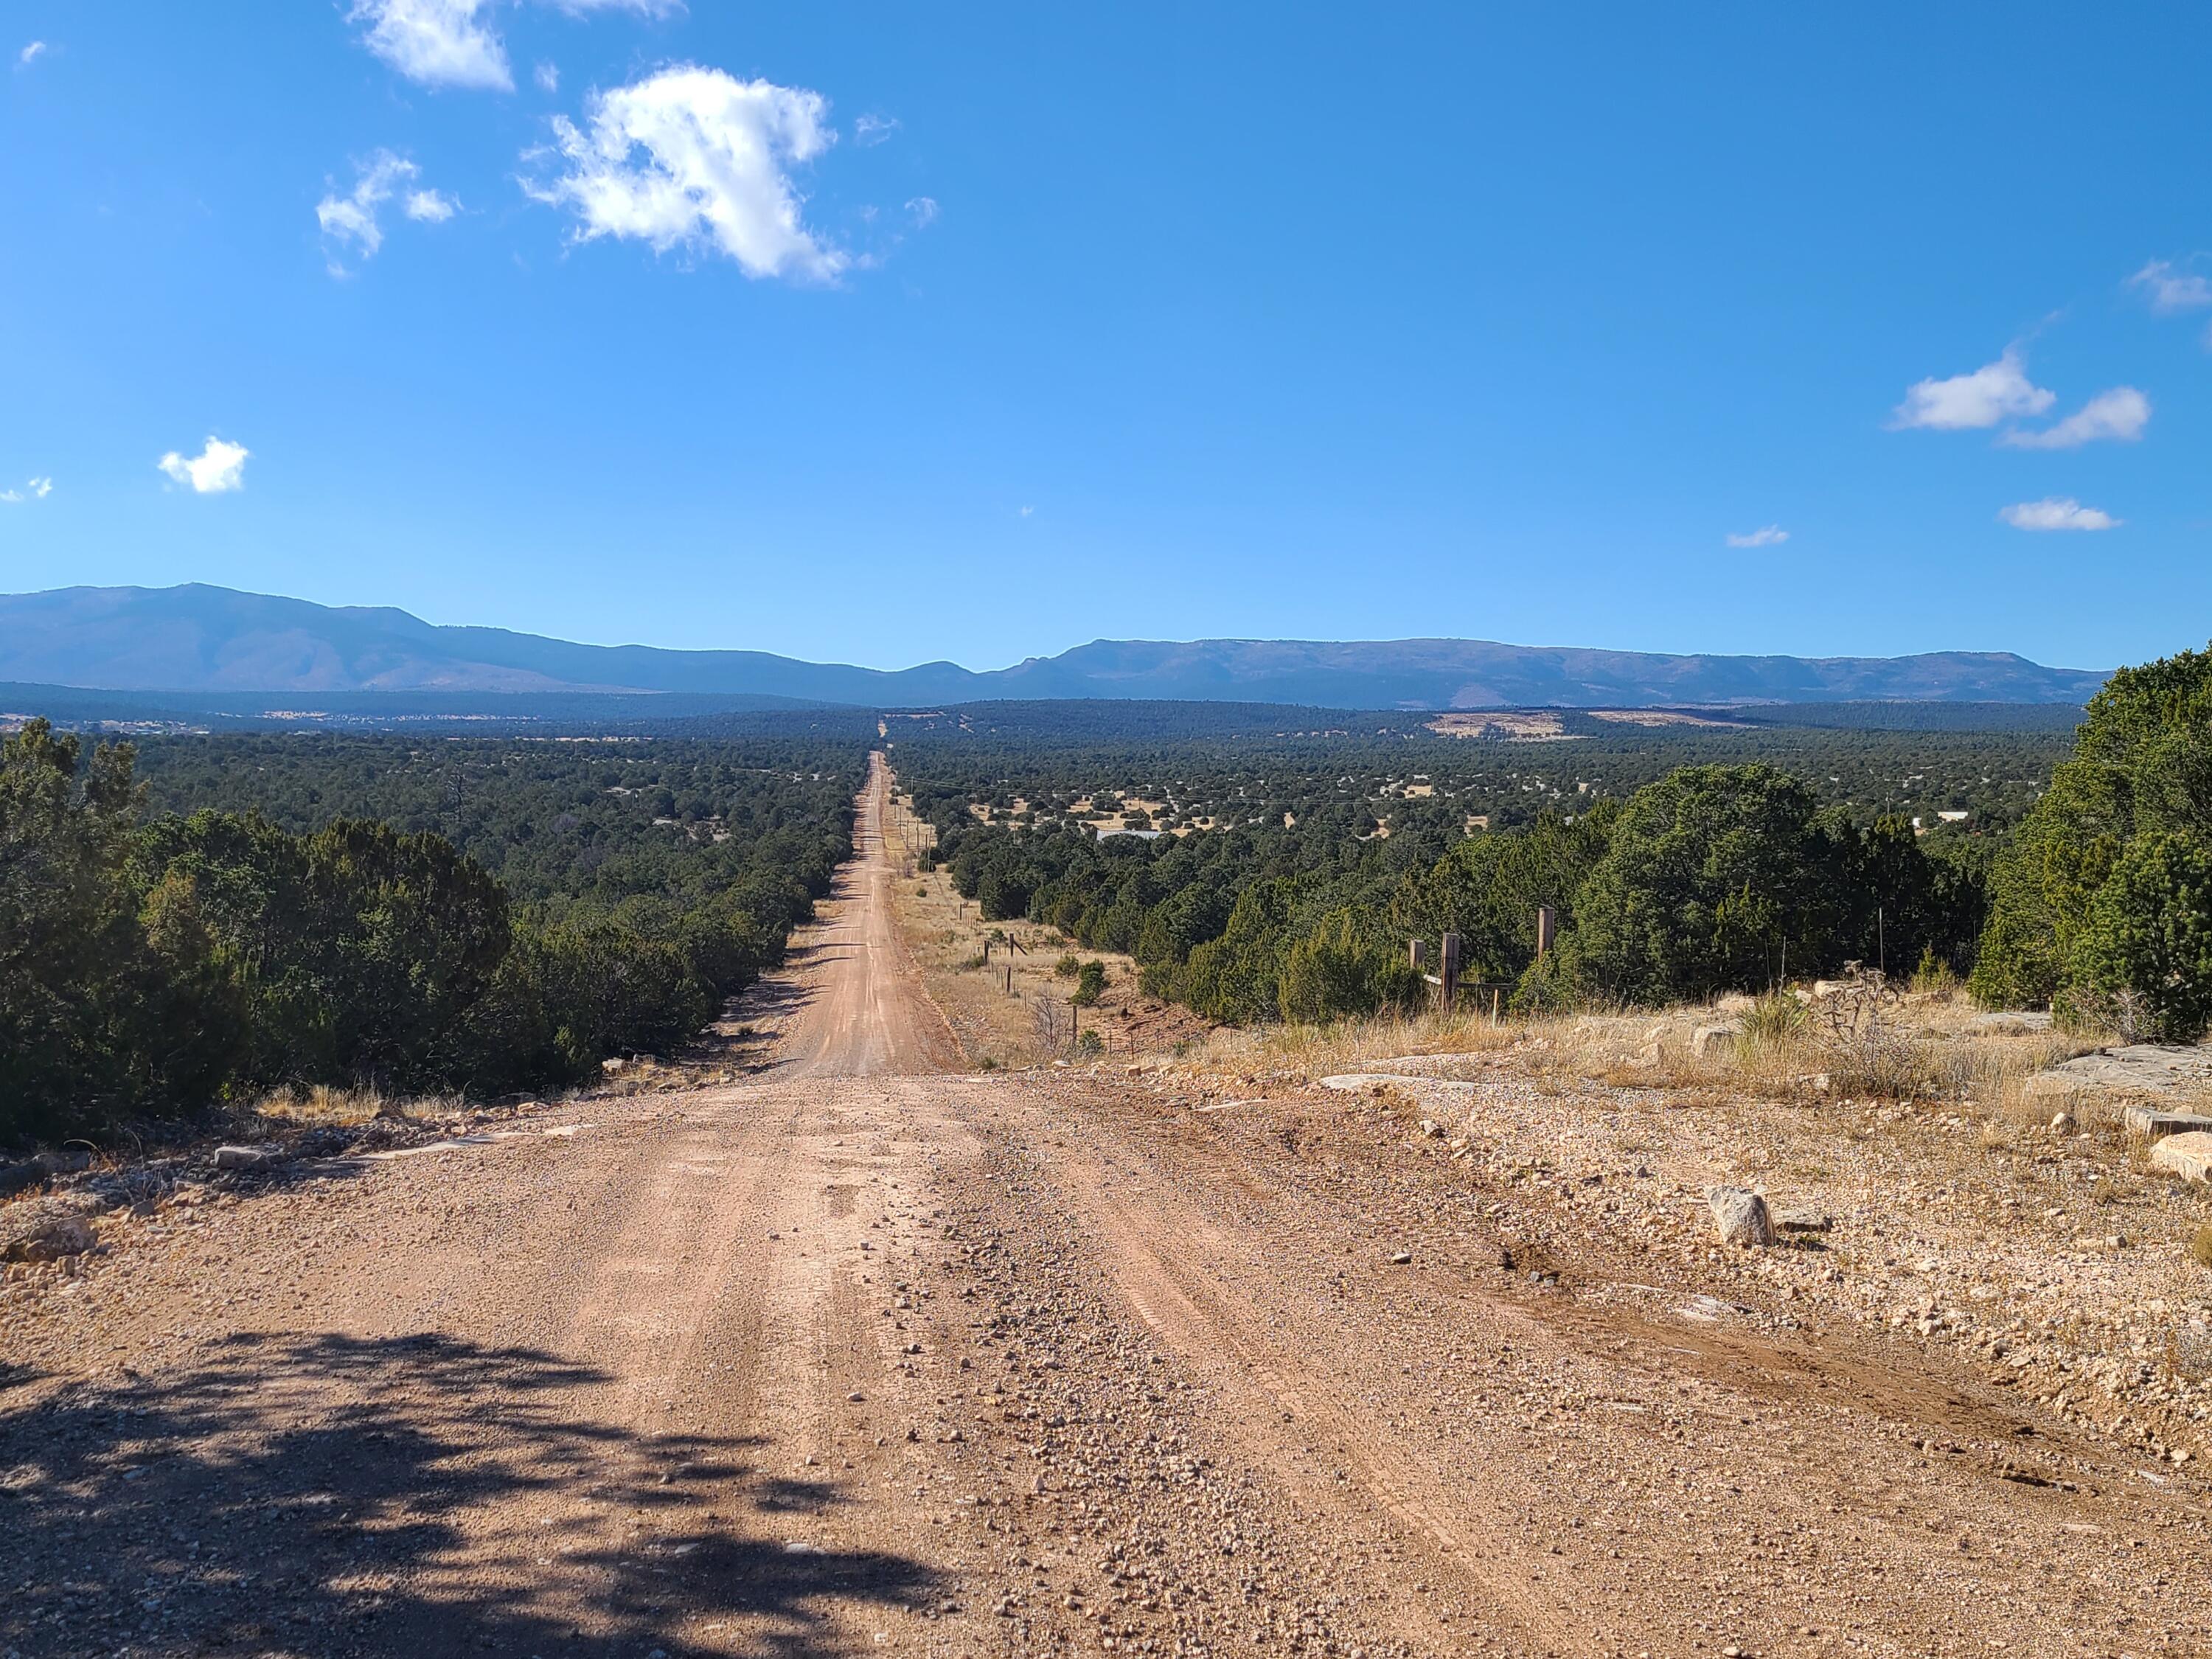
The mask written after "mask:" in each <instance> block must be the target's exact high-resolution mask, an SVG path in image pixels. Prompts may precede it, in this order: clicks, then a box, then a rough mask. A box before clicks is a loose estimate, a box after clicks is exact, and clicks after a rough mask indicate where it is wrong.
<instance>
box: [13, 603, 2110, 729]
mask: <svg viewBox="0 0 2212 1659" xmlns="http://www.w3.org/2000/svg"><path fill="white" fill-rule="evenodd" d="M0 680H9V681H23V682H30V683H34V684H46V685H64V686H83V687H98V688H101V689H104V690H134V691H192V692H202V693H206V692H235V693H255V694H260V693H268V694H281V695H284V696H313V695H314V694H317V693H361V692H372V693H373V692H407V693H413V694H424V693H432V694H435V693H471V694H483V693H498V692H553V691H559V692H596V693H653V692H684V693H692V694H702V693H705V694H714V695H717V696H744V697H748V698H752V697H757V698H762V699H791V700H793V701H796V702H811V703H842V704H855V705H860V706H866V707H878V708H917V707H921V706H924V705H927V704H933V703H940V702H981V701H985V700H996V699H1001V698H1038V699H1048V698H1070V697H1116V698H1121V697H1147V698H1173V699H1187V700H1193V701H1200V702H1283V703H1298V704H1304V705H1306V706H1309V707H1315V708H1438V709H1445V708H1531V707H1544V706H1550V707H1559V708H1638V707H1654V706H1667V705H1692V704H1730V703H1735V704H1743V703H1760V702H1857V701H1889V700H1897V701H1906V702H2023V703H2069V704H2079V703H2081V702H2084V701H2086V700H2087V698H2088V697H2089V696H2091V695H2092V694H2093V693H2094V692H2095V690H2097V688H2098V687H2099V686H2100V685H2101V684H2103V683H2104V680H2105V675H2104V674H2103V673H2101V672H2095V671H2089V670H2085V669H2076V668H2045V667H2044V666H2042V665H2040V664H2037V663H2033V662H2030V661H2028V660H2027V659H2026V658H2024V657H2019V656H2015V655H2014V654H2012V653H2010V652H1978V651H1938V652H1929V653H1924V654H1922V655H1919V656H1912V657H1723V656H1672V655H1662V654H1658V653H1649V652H1640V651H1595V650H1589V649H1584V648H1581V647H1553V646H1519V645H1498V644H1495V643H1492V642H1491V641H1486V640H1376V641H1348V642H1343V643H1331V642H1327V641H1308V640H1195V641H1187V642H1182V643H1174V642H1168V641H1151V640H1098V641H1093V642H1092V643H1091V644H1089V645H1083V646H1078V647H1075V648H1074V649H1073V650H1070V651H1065V652H1062V653H1060V655H1058V656H1056V657H1032V658H1030V659H1029V660H1028V661H1026V662H1024V663H1020V664H1018V665H1016V666H1014V667H1012V668H1001V669H995V670H991V671H985V672H976V671H971V670H969V669H965V668H963V667H961V666H959V665H957V664H955V663H949V662H929V663H924V664H921V665H920V666H918V667H914V668H904V669H899V670H896V671H886V670H883V669H874V668H856V667H852V666H849V665H844V664H841V663H811V662H801V661H799V660H797V659H793V658H790V657H779V656H775V655H771V654H770V653H767V652H762V651H666V650H661V649H659V648H656V647H651V646H641V645H623V646H601V645H577V644H574V643H572V642H570V641H566V640H552V639H545V638H542V637H540V636H538V635H533V634H516V633H511V632H509V631H507V629H498V628H447V627H439V626H435V625H434V624H432V623H426V622H423V621H422V619H421V618H419V617H412V616H410V615H409V614H408V613H407V612H406V611H395V610H390V609H386V608H383V607H374V608H371V607H362V606H350V605H349V606H342V607H332V606H329V605H311V604H309V603H307V601H306V600H303V599H277V598H273V597H271V596H269V595H266V594H260V593H241V592H235V591H234V590H232V589H229V588H224V587H209V586H202V585H199V584H197V583H195V584H191V585H187V586H180V587H161V588H147V587H65V588H56V589H53V590H52V591H50V592H42V593H21V594H12V595H0Z"/></svg>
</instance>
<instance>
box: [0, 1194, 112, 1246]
mask: <svg viewBox="0 0 2212 1659" xmlns="http://www.w3.org/2000/svg"><path fill="white" fill-rule="evenodd" d="M94 1242H95V1240H94V1234H93V1231H92V1223H90V1222H89V1221H88V1220H86V1219H85V1218H84V1215H83V1212H81V1211H78V1210H76V1209H73V1208H71V1207H70V1206H69V1205H67V1204H64V1203H63V1202H61V1201H60V1200H57V1199H51V1198H34V1199H32V1200H29V1201H28V1202H27V1203H23V1204H15V1205H10V1206H9V1207H8V1208H6V1209H4V1210H0V1261H59V1260H60V1259H61V1258H62V1257H64V1256H69V1255H83V1254H84V1253H85V1252H86V1251H87V1250H88V1249H91V1248H92V1247H93V1244H94Z"/></svg>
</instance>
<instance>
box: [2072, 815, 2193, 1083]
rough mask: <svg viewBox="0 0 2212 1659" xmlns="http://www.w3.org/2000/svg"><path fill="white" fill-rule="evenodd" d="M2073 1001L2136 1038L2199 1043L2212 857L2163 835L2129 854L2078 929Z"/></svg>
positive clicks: (2189, 841) (2147, 840)
mask: <svg viewBox="0 0 2212 1659" xmlns="http://www.w3.org/2000/svg"><path fill="white" fill-rule="evenodd" d="M2069 970H2070V971H2069V976H2068V977H2069V984H2068V985H2067V987H2066V988H2065V990H2064V991H2063V993H2062V996H2063V997H2064V998H2065V999H2066V1000H2068V1001H2069V1003H2070V1004H2071V1005H2072V1006H2075V1008H2077V1009H2078V1010H2080V1011H2081V1012H2082V1013H2084V1014H2087V1015H2088V1016H2090V1017H2091V1018H2094V1019H2096V1020H2097V1021H2098V1023H2100V1024H2104V1025H2105V1026H2106V1028H2107V1029H2111V1030H2119V1031H2121V1032H2123V1033H2124V1035H2125V1036H2128V1037H2130V1038H2131V1039H2134V1040H2138V1041H2141V1040H2148V1041H2154V1042H2195V1041H2196V1040H2197V1038H2198V1037H2200V1036H2203V1034H2204V1030H2205V1027H2206V1025H2207V1024H2209V1023H2212V857H2208V856H2207V854H2206V852H2205V850H2204V848H2203V847H2202V846H2200V845H2198V844H2197V842H2196V841H2195V840H2194V839H2193V838H2192V837H2188V836H2179V835H2175V834H2172V833H2171V832H2160V833H2158V834H2155V835H2152V836H2148V837H2146V838H2144V839H2142V840H2141V841H2138V842H2136V844H2135V845H2134V846H2132V847H2130V848H2129V849H2128V850H2127V851H2126V852H2125V853H2124V854H2122V855H2121V857H2120V859H2119V860H2118V863H2117V864H2116V865H2115V866H2113V869H2112V874H2111V875H2110V876H2109V877H2107V878H2106V880H2105V883H2104V884H2103V885H2102V886H2101V887H2100V888H2099V889H2098V890H2097V892H2096V895H2095V896H2094V897H2093V898H2092V899H2091V900H2090V902H2089V906H2088V911H2087V915H2085V916H2084V917H2083V918H2082V921H2081V926H2080V927H2079V928H2078V929H2077V930H2076V932H2075V939H2074V948H2073V951H2072V954H2071V961H2070V963H2069Z"/></svg>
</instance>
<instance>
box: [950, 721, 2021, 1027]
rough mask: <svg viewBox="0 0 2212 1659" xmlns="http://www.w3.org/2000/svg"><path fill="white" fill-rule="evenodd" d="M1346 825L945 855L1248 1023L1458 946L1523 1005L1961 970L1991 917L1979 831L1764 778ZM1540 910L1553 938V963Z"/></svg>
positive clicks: (1037, 840)
mask: <svg viewBox="0 0 2212 1659" xmlns="http://www.w3.org/2000/svg"><path fill="white" fill-rule="evenodd" d="M1348 812H1349V809H1340V811H1339V812H1338V813H1337V815H1336V816H1335V817H1334V818H1332V817H1331V816H1330V815H1329V814H1328V812H1327V811H1321V812H1314V813H1311V814H1310V816H1309V817H1306V818H1304V819H1299V820H1297V821H1296V822H1294V823H1280V822H1276V821H1264V820H1263V821H1261V822H1260V823H1255V824H1252V825H1249V826H1245V827H1240V828H1238V829H1231V830H1223V831H1216V832H1212V833H1206V834H1194V835H1190V836H1184V837H1181V838H1172V837H1167V836H1162V837H1159V838H1157V839H1154V840H1151V841H1146V840H1143V839H1140V838H1139V837H1136V836H1109V837H1105V838H1103V839H1101V838H1098V837H1097V836H1093V835H1092V834H1091V833H1090V832H1089V831H1087V830H1085V829H1079V828H1074V827H1069V826H1064V825H1063V826H1054V827H1051V828H1046V829H1024V828H1021V827H1018V826H1011V825H1003V826H1002V825H998V824H984V823H975V822H974V821H973V820H972V819H970V820H966V821H963V818H960V817H950V816H948V817H945V819H944V820H943V822H942V823H941V826H940V829H939V847H938V857H939V860H941V861H943V862H945V863H946V864H949V866H950V867H951V872H952V877H953V880H954V882H955V884H956V885H957V887H958V889H959V890H960V891H961V892H963V894H965V895H967V896H970V897H973V898H975V899H976V900H977V901H978V902H979V904H980V905H981V909H982V911H983V914H984V915H986V916H987V917H990V918H1009V917H1014V916H1026V917H1029V918H1030V919H1032V920H1035V921H1040V922H1043V923H1046V924H1048V925H1051V926H1054V927H1059V928H1060V929H1062V930H1063V931H1065V932H1066V933H1069V934H1071V935H1073V937H1074V938H1075V939H1078V940H1079V941H1080V942H1082V943H1083V944H1085V945H1089V946H1091V948H1093V949H1099V950H1113V951H1125V952H1127V953H1128V954H1130V955H1132V956H1133V957H1135V958H1136V959H1137V961H1138V963H1139V965H1140V967H1141V969H1142V972H1143V976H1144V981H1145V984H1146V988H1147V989H1149V990H1151V991H1152V992H1153V993H1154V994H1158V995H1162V996H1167V997H1171V998H1175V999H1176V1000H1181V1001H1183V1002H1185V1003H1187V1004H1188V1005H1189V1006H1192V1007H1193V1008H1194V1009H1196V1010H1198V1011H1199V1012H1202V1013H1205V1014H1206V1015H1208V1016H1209V1017H1211V1018H1218V1019H1225V1020H1238V1021H1242V1020H1254V1019H1263V1018H1276V1017H1281V1018H1306V1019H1319V1018H1333V1017H1336V1016H1340V1015H1346V1014H1356V1013H1364V1012H1373V1011H1375V1010H1376V1009H1378V1008H1383V1007H1386V1006H1395V1005H1405V1004H1408V1003H1410V1002H1411V1001H1413V1000H1414V999H1415V998H1416V997H1417V996H1418V995H1419V979H1418V977H1417V976H1416V975H1414V974H1413V972H1412V970H1411V969H1410V967H1409V965H1408V964H1407V960H1406V942H1407V939H1415V938H1419V939H1428V940H1431V942H1433V941H1435V940H1437V939H1440V938H1441V936H1442V935H1443V933H1445V932H1446V931H1454V932H1457V933H1459V934H1460V935H1461V937H1462V951H1463V953H1464V957H1463V959H1464V961H1465V963H1466V975H1467V977H1468V978H1469V979H1471V980H1480V981H1492V982H1498V983H1504V984H1510V985H1511V986H1512V987H1514V991H1513V995H1514V1000H1515V1001H1516V1004H1517V1005H1519V1006H1532V1005H1537V1004H1541V1003H1546V1002H1553V1003H1556V1002H1561V1001H1579V1000H1594V999H1595V1000H1608V1001H1630V1002H1662V1001H1668V1000H1678V999H1681V998H1686V997H1699V996H1705V995H1710V994H1713V993H1715V992H1717V991H1721V990H1725V989H1732V988H1747V989H1748V988H1758V987H1763V986H1765V985H1766V984H1769V983H1771V982H1772V981H1774V980H1775V979H1777V978H1778V977H1779V976H1780V975H1783V974H1784V973H1785V972H1786V973H1790V974H1807V973H1819V972H1822V971H1826V970H1828V969H1832V968H1834V967H1836V966H1838V965H1839V964H1840V963H1843V962H1844V961H1846V960H1853V959H1857V960H1863V961H1866V962H1869V963H1874V962H1875V961H1877V960H1886V961H1887V963H1888V964H1889V965H1890V966H1892V967H1896V966H1899V965H1903V966H1905V967H1912V966H1916V965H1918V964H1919V963H1922V962H1923V961H1926V962H1929V963H1939V962H1940V963H1945V964H1947V965H1949V966H1952V967H1954V968H1957V969H1963V968H1965V967H1966V966H1969V965H1970V964H1971V962H1972V952H1973V948H1974V942H1975V939H1976V938H1977V937H1978V933H1979V931H1980V928H1981V925H1982V921H1983V916H1984V908H1985V903H1986V899H1985V893H1986V866H1987V857H1986V854H1987V852H1988V850H1989V848H1990V846H1991V843H1990V842H1989V840H1988V839H1987V838H1985V837H1982V838H1977V837H1970V836H1963V835H1953V836H1927V837H1923V836H1918V835H1916V834H1915V832H1914V831H1913V829H1912V827H1911V824H1910V823H1907V822H1906V821H1905V820H1904V819H1902V818H1899V817H1894V816H1885V817H1880V818H1877V819H1875V820H1874V821H1873V822H1871V823H1864V824H1860V823H1854V822H1853V820H1852V818H1851V817H1850V815H1849V814H1848V813H1847V812H1845V811H1843V810H1841V809H1839V808H1837V807H1833V806H1824V805H1822V804H1821V802H1820V799H1818V798H1817V797H1816V796H1815V795H1814V793H1813V792H1812V791H1811V790H1810V789H1809V788H1808V787H1806V786H1805V785H1804V784H1802V783H1801V782H1799V781H1797V780H1796V779H1794V778H1791V777H1790V776H1789V775H1786V774H1784V773H1782V772H1779V771H1777V770H1776V769H1773V768H1771V767H1767V766H1762V765H1756V764H1754V765H1735V766H1699V767H1688V768H1684V769H1679V770H1677V771H1676V772H1674V773H1673V774H1671V775H1668V776H1667V777H1665V778H1663V779H1662V780H1660V781H1657V782H1656V783H1653V784H1650V785H1648V786H1646V787H1644V788H1642V789H1639V790H1638V791H1637V792H1635V793H1633V794H1632V796H1630V798H1629V799H1627V800H1626V802H1625V803H1615V802H1611V801H1601V802H1599V803H1598V804H1597V805H1595V806H1593V807H1591V808H1590V809H1589V810H1588V811H1583V812H1582V813H1579V814H1573V815H1570V814H1563V813H1558V812H1547V813H1545V814H1542V815H1541V816H1539V817H1536V818H1535V819H1534V821H1533V822H1531V823H1527V824H1525V825H1523V826H1522V827H1519V828H1516V829H1505V830H1499V831H1492V832H1489V833H1483V834H1477V835H1474V836H1464V835H1460V834H1457V833H1455V830H1447V829H1443V827H1441V826H1438V827H1434V828H1431V829H1429V830H1428V831H1427V832H1426V833H1404V834H1399V833H1394V834H1393V835H1391V836H1389V837H1387V838H1384V837H1380V836H1370V837H1369V838H1368V839H1365V840H1362V839H1360V838H1359V837H1358V835H1356V834H1354V833H1350V831H1351V829H1352V825H1351V823H1349V822H1348V821H1347V817H1348ZM1293 817H1295V814H1294V815H1293ZM1544 905H1548V906H1551V907H1552V908H1554V909H1555V910H1557V911H1558V912H1559V919H1560V922H1561V927H1562V933H1561V935H1560V944H1559V950H1558V951H1555V952H1553V954H1552V955H1551V956H1549V957H1547V959H1546V960H1545V962H1544V963H1542V964H1541V967H1539V966H1538V965H1537V964H1536V962H1535V917H1536V911H1537V909H1538V907H1540V906H1544Z"/></svg>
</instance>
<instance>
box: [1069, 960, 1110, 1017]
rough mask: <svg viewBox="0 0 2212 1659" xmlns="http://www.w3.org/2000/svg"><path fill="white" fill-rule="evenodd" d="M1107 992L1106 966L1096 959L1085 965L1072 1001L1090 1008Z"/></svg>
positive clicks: (1079, 975) (1077, 977) (1078, 977)
mask: <svg viewBox="0 0 2212 1659" xmlns="http://www.w3.org/2000/svg"><path fill="white" fill-rule="evenodd" d="M1105 991H1106V964H1105V963H1103V962H1100V961H1099V960H1097V958H1096V957H1093V958H1092V959H1091V961H1089V962H1086V963H1084V964H1083V969H1082V971H1081V972H1080V973H1079V974H1078V975H1077V976H1076V981H1075V995H1074V997H1073V999H1072V1000H1073V1001H1075V1002H1077V1003H1079V1004H1080V1005H1081V1006H1084V1007H1085V1008H1088V1007H1089V1006H1091V1004H1092V1003H1094V1002H1096V1001H1097V1000H1098V999H1099V998H1100V997H1101V996H1103V995H1104V994H1105Z"/></svg>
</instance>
